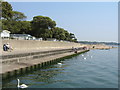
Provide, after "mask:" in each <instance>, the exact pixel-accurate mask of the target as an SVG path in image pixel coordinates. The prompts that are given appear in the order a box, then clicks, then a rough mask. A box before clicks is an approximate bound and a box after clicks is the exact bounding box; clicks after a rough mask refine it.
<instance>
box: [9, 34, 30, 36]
mask: <svg viewBox="0 0 120 90" xmlns="http://www.w3.org/2000/svg"><path fill="white" fill-rule="evenodd" d="M10 35H11V36H14V37H32V36H31V35H29V34H10Z"/></svg>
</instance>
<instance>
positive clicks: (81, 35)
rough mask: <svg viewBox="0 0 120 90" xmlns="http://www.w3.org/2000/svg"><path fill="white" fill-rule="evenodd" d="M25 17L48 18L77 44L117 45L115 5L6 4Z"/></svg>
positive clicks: (78, 3) (96, 3) (64, 3)
mask: <svg viewBox="0 0 120 90" xmlns="http://www.w3.org/2000/svg"><path fill="white" fill-rule="evenodd" d="M9 3H10V4H11V5H12V7H13V10H14V11H19V12H22V13H24V14H25V15H26V16H27V20H28V21H30V20H32V19H33V17H34V16H38V15H42V16H48V17H50V18H51V19H52V20H54V21H56V23H57V27H60V28H64V29H65V30H67V31H69V32H71V33H74V34H75V36H76V37H77V39H78V40H79V41H115V42H118V3H117V2H9Z"/></svg>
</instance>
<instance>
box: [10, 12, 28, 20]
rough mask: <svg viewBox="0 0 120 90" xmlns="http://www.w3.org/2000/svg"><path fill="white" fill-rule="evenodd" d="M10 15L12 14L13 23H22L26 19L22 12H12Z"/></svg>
mask: <svg viewBox="0 0 120 90" xmlns="http://www.w3.org/2000/svg"><path fill="white" fill-rule="evenodd" d="M12 13H13V16H12V20H14V21H22V20H24V19H26V18H27V17H26V16H25V15H24V13H22V12H18V11H13V12H12Z"/></svg>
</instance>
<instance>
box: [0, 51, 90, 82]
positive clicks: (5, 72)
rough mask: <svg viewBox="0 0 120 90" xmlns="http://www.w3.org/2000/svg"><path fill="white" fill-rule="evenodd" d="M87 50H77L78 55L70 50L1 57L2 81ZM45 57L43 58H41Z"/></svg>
mask: <svg viewBox="0 0 120 90" xmlns="http://www.w3.org/2000/svg"><path fill="white" fill-rule="evenodd" d="M87 51H89V50H82V49H79V50H78V53H74V52H73V51H72V50H70V49H63V50H53V51H49V52H48V51H46V52H39V53H32V54H30V53H28V54H27V55H24V54H22V55H21V54H20V55H19V54H18V55H16V56H15V55H8V56H3V60H2V62H3V64H2V72H1V73H0V75H2V79H3V80H5V79H9V78H10V77H16V76H19V75H22V74H25V73H28V72H31V71H34V70H36V69H40V68H42V67H44V66H47V65H50V64H54V63H57V62H59V61H61V60H63V59H64V58H69V57H72V56H75V55H78V54H80V53H85V52H87ZM43 55H45V56H43Z"/></svg>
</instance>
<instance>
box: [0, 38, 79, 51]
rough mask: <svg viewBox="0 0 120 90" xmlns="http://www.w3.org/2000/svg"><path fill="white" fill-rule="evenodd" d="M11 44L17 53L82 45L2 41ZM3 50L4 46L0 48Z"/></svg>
mask: <svg viewBox="0 0 120 90" xmlns="http://www.w3.org/2000/svg"><path fill="white" fill-rule="evenodd" d="M4 43H9V44H10V45H11V46H12V47H13V49H14V50H15V51H27V50H31V51H32V50H39V49H59V48H60V49H61V48H72V47H80V46H81V44H79V43H73V42H59V41H36V40H2V44H4ZM0 48H1V49H2V46H0Z"/></svg>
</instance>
